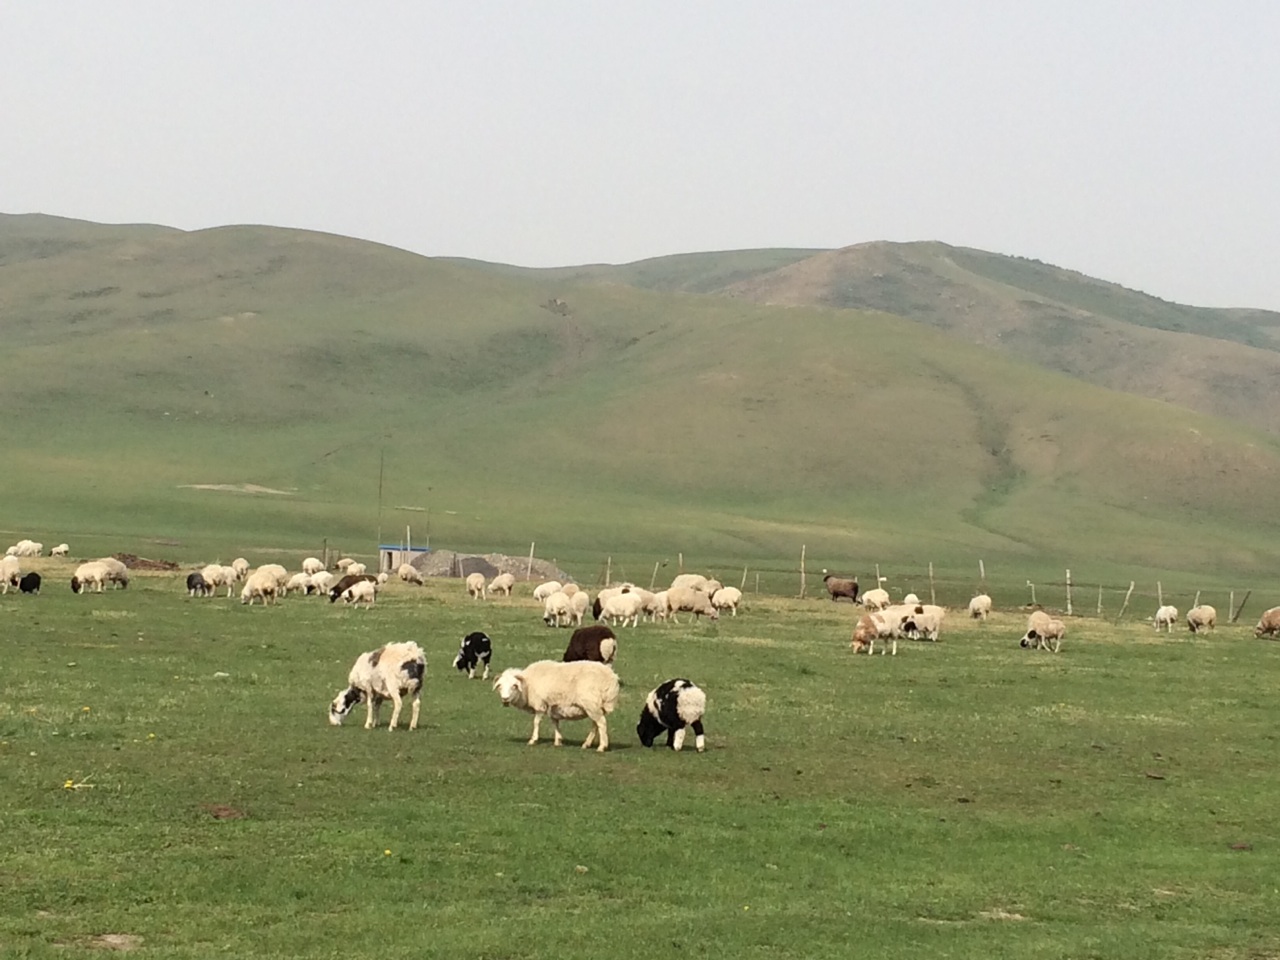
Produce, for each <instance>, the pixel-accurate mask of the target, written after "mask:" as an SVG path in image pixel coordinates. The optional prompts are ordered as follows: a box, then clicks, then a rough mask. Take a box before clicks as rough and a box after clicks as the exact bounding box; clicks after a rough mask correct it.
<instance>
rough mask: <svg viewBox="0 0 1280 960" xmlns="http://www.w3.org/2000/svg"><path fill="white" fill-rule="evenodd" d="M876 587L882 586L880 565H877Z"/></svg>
mask: <svg viewBox="0 0 1280 960" xmlns="http://www.w3.org/2000/svg"><path fill="white" fill-rule="evenodd" d="M876 586H877V587H879V586H880V564H878V563H877V564H876Z"/></svg>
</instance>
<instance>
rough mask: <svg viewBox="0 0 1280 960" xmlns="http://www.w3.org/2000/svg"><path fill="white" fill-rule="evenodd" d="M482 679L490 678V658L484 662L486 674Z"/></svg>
mask: <svg viewBox="0 0 1280 960" xmlns="http://www.w3.org/2000/svg"><path fill="white" fill-rule="evenodd" d="M480 679H481V680H488V679H489V661H488V660H486V661H485V662H484V676H482V677H481V678H480Z"/></svg>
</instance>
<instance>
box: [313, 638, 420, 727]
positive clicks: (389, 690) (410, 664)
mask: <svg viewBox="0 0 1280 960" xmlns="http://www.w3.org/2000/svg"><path fill="white" fill-rule="evenodd" d="M426 675H427V657H426V654H424V653H423V652H422V648H421V647H419V646H418V645H417V644H416V643H412V642H409V643H388V644H387V645H386V646H384V647H379V648H378V649H377V650H370V651H368V652H367V653H362V654H360V656H359V657H357V658H356V662H355V665H354V666H353V667H352V668H351V673H350V675H348V677H347V689H345V690H343V691H340V692H339V693H338V695H337V696H336V697H334V698H333V703H332V704H330V705H329V722H330V723H331V724H333V726H335V727H338V726H341V725H342V718H343V717H345V716H346V715H347V714H348V713H350V712H351V709H352V708H353V707H354V706H355V705H356V704H357V703H359V702H360V701H361V700H363V701H365V703H366V704H367V706H368V715H367V717H366V718H365V722H364V728H365V729H366V730H372V729H373V728H374V727H376V726H377V725H378V711H379V708H380V707H381V706H382V702H383V701H384V700H390V701H391V702H392V703H394V704H395V709H394V710H392V711H391V722H390V723H389V724H387V730H388V731H391V730H394V729H395V728H396V722H397V721H398V720H399V719H400V706H401V703H402V702H403V698H404V697H406V696H412V697H413V712H412V714H411V716H410V717H409V729H410V730H413V729H415V728H416V727H417V726H418V710H419V709H420V708H421V706H422V681H423V678H424V677H425V676H426Z"/></svg>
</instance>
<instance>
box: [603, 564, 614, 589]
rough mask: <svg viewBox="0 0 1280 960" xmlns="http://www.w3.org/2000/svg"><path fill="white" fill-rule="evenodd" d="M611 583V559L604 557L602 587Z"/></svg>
mask: <svg viewBox="0 0 1280 960" xmlns="http://www.w3.org/2000/svg"><path fill="white" fill-rule="evenodd" d="M611 583H613V557H606V558H605V561H604V585H605V586H606V587H607V586H608V585H609V584H611Z"/></svg>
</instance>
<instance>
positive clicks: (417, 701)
mask: <svg viewBox="0 0 1280 960" xmlns="http://www.w3.org/2000/svg"><path fill="white" fill-rule="evenodd" d="M421 709H422V688H421V687H419V688H418V692H417V693H415V694H414V695H413V712H412V713H411V714H410V715H409V729H410V730H417V729H418V711H419V710H421Z"/></svg>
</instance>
